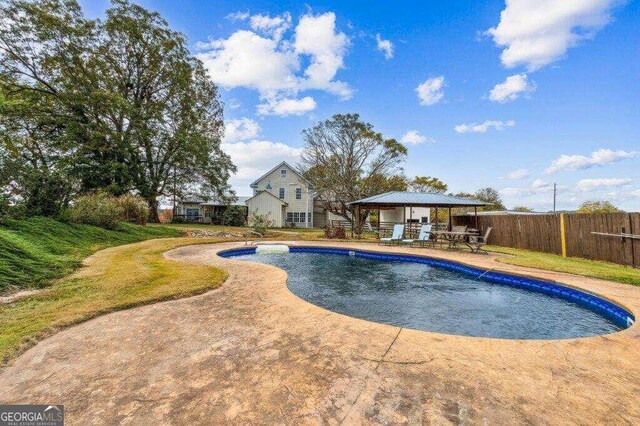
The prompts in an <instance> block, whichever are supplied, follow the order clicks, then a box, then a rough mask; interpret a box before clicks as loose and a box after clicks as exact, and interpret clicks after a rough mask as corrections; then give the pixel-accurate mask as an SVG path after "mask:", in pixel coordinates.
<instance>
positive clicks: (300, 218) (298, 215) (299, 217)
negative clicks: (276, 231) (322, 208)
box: [287, 212, 311, 223]
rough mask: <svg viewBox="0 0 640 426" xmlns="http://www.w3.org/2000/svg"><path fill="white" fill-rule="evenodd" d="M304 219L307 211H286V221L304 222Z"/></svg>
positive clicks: (305, 219)
mask: <svg viewBox="0 0 640 426" xmlns="http://www.w3.org/2000/svg"><path fill="white" fill-rule="evenodd" d="M309 218H311V216H309ZM306 221H307V212H287V223H305V222H306Z"/></svg>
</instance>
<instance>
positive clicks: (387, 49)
mask: <svg viewBox="0 0 640 426" xmlns="http://www.w3.org/2000/svg"><path fill="white" fill-rule="evenodd" d="M376 42H377V43H378V50H379V51H381V52H383V53H384V58H385V59H391V58H393V43H391V40H385V39H383V38H382V37H381V36H380V34H376Z"/></svg>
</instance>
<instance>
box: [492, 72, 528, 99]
mask: <svg viewBox="0 0 640 426" xmlns="http://www.w3.org/2000/svg"><path fill="white" fill-rule="evenodd" d="M534 90H536V86H535V84H534V83H530V82H529V81H528V79H527V75H526V74H515V75H511V76H509V77H507V78H506V80H505V81H504V82H503V83H498V84H496V85H495V87H494V88H493V89H491V91H490V92H489V99H490V100H492V101H493V102H500V103H505V102H510V101H514V100H516V99H518V98H519V97H520V96H521V95H527V94H528V93H531V92H533V91H534Z"/></svg>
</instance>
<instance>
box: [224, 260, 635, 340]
mask: <svg viewBox="0 0 640 426" xmlns="http://www.w3.org/2000/svg"><path fill="white" fill-rule="evenodd" d="M298 250H301V249H298ZM303 250H304V249H303ZM307 250H308V249H307ZM317 251H326V250H325V249H318V250H317ZM345 254H346V252H345V251H344V250H342V251H335V253H326V252H320V253H317V252H316V253H309V252H297V253H287V254H255V253H251V250H245V251H242V250H237V251H235V252H228V253H227V254H222V255H223V256H226V257H227V256H234V258H235V259H239V260H247V261H253V262H260V263H266V264H270V265H274V266H277V267H279V268H281V269H283V270H285V271H286V272H287V273H288V281H287V286H288V287H289V289H290V290H291V292H293V293H294V294H296V295H297V296H299V297H301V298H302V299H304V300H306V301H308V302H310V303H313V304H315V305H317V306H321V307H323V308H325V309H328V310H331V311H334V312H338V313H341V314H344V315H348V316H351V317H355V318H361V319H365V320H369V321H375V322H379V323H384V324H390V325H396V326H402V327H408V328H413V329H418V330H425V331H433V332H440V333H447V334H458V335H466V336H481V337H497V338H508V339H562V338H573V337H585V336H593V335H599V334H606V333H612V332H615V331H618V330H621V329H622V328H624V325H622V324H621V323H620V322H621V320H620V319H619V318H618V317H612V315H609V314H610V312H609V311H611V310H613V311H615V314H620V312H621V313H622V315H623V317H624V315H625V314H628V313H627V312H626V311H624V310H622V308H619V307H617V306H616V305H613V304H611V303H610V302H604V301H601V299H598V298H595V297H593V296H591V295H588V294H586V293H582V292H577V291H575V290H568V289H566V288H564V287H559V286H557V285H554V284H548V285H550V286H553V287H558V288H560V289H561V290H562V289H565V290H567V291H569V292H571V294H573V293H576V294H578V296H576V297H582V296H581V295H584V296H586V297H587V298H593V299H595V300H596V301H595V302H593V301H590V303H597V304H598V306H597V307H596V308H590V305H588V304H587V302H584V303H583V301H582V300H581V299H576V301H575V302H573V301H569V300H565V299H566V298H564V299H563V298H562V297H564V296H562V297H554V296H553V294H551V295H550V294H545V293H543V292H541V291H542V290H539V291H529V290H526V289H523V288H518V287H517V286H515V285H514V284H508V285H503V284H496V283H491V282H486V281H484V279H487V280H498V279H499V278H500V277H498V276H497V275H496V274H495V273H494V274H493V275H490V274H488V273H487V274H485V275H481V274H482V271H481V270H474V268H468V267H463V268H466V269H464V270H461V271H460V272H459V271H457V270H451V269H452V268H454V269H455V268H458V267H460V266H461V265H458V264H453V263H450V262H448V263H443V261H436V260H435V259H431V260H432V262H430V263H431V264H426V263H416V262H415V261H411V259H406V257H405V258H404V259H403V258H400V257H398V256H396V257H387V258H386V259H384V260H380V259H371V258H366V257H362V255H363V254H362V253H359V254H358V255H356V256H354V254H355V253H354V252H350V254H351V256H349V255H345ZM371 256H373V254H371ZM376 256H378V257H380V255H376ZM445 262H446V261H445ZM434 264H438V265H439V266H440V267H438V266H434ZM451 265H454V266H451ZM455 265H457V266H455ZM442 266H444V267H442ZM474 271H475V272H474ZM507 277H509V276H507ZM517 279H518V280H524V279H523V278H520V277H518V278H517ZM529 281H531V280H529ZM542 283H543V282H542ZM567 297H568V296H567ZM599 301H601V302H602V303H603V305H602V306H601V305H600V302H599ZM609 305H611V306H609ZM616 308H617V309H618V310H619V311H620V312H618V311H616ZM606 309H609V311H607V310H606ZM598 310H600V311H601V312H597V311H598ZM628 315H629V317H630V318H631V314H628Z"/></svg>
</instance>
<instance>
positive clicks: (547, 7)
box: [487, 0, 620, 71]
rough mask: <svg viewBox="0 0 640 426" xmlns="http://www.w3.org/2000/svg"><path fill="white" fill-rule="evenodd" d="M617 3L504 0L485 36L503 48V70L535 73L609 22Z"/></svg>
mask: <svg viewBox="0 0 640 426" xmlns="http://www.w3.org/2000/svg"><path fill="white" fill-rule="evenodd" d="M618 3H620V0H569V1H562V0H507V1H506V8H505V9H504V10H503V11H502V12H501V13H500V22H499V23H498V25H497V26H496V27H493V28H490V29H489V30H488V31H487V33H488V34H489V35H491V36H492V37H493V41H494V42H495V43H496V45H498V46H500V47H504V50H503V51H502V54H501V56H500V59H501V61H502V64H503V65H504V66H505V67H507V68H513V67H515V66H518V65H524V66H526V67H527V68H528V70H529V71H535V70H537V69H539V68H541V67H543V66H545V65H547V64H550V63H552V62H554V61H556V60H558V59H559V58H561V57H562V56H564V54H565V53H566V52H567V50H568V49H569V48H571V47H573V46H575V45H576V44H577V43H578V42H580V41H581V40H584V39H587V38H590V37H593V35H594V34H595V33H596V32H597V31H598V30H599V29H600V28H602V27H603V26H605V25H606V24H607V23H608V22H609V21H610V19H611V16H610V12H611V8H612V7H613V6H614V5H616V4H618Z"/></svg>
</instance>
